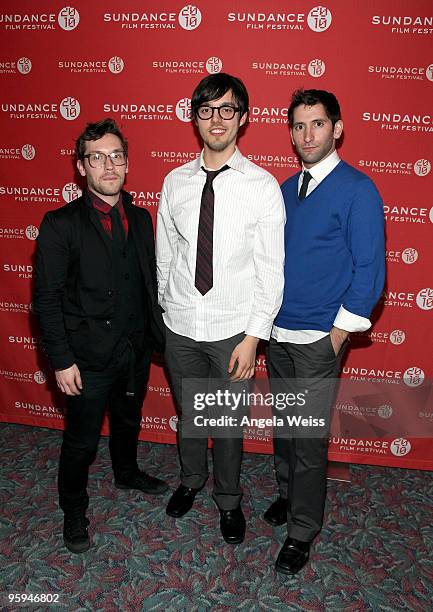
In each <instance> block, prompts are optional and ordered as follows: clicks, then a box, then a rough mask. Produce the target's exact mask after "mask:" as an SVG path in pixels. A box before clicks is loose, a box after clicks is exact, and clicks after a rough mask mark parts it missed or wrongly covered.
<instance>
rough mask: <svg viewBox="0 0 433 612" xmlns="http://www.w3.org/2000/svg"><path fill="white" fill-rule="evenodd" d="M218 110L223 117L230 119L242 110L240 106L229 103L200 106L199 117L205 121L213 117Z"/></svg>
mask: <svg viewBox="0 0 433 612" xmlns="http://www.w3.org/2000/svg"><path fill="white" fill-rule="evenodd" d="M216 110H217V111H218V115H219V116H220V117H221V119H225V120H226V121H229V120H230V119H233V117H234V116H235V114H236V113H237V112H239V111H240V108H238V107H237V106H229V105H228V104H223V105H222V106H199V107H198V109H197V117H198V118H199V119H203V120H204V121H205V120H206V119H211V118H212V117H213V114H214V112H215V111H216Z"/></svg>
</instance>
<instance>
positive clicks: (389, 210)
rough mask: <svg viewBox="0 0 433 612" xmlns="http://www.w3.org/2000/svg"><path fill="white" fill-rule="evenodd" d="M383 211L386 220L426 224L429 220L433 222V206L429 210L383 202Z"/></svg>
mask: <svg viewBox="0 0 433 612" xmlns="http://www.w3.org/2000/svg"><path fill="white" fill-rule="evenodd" d="M383 211H384V213H385V220H386V221H387V222H390V221H392V222H394V223H405V224H413V223H417V224H421V225H426V224H427V222H428V221H429V220H430V221H431V222H432V223H433V206H432V207H431V209H430V211H429V209H428V208H418V207H417V206H410V205H405V204H384V206H383Z"/></svg>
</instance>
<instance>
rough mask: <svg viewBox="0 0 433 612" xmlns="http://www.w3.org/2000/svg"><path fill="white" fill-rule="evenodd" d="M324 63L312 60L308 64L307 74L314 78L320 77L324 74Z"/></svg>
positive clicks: (319, 60)
mask: <svg viewBox="0 0 433 612" xmlns="http://www.w3.org/2000/svg"><path fill="white" fill-rule="evenodd" d="M325 70H326V66H325V62H324V61H323V60H321V59H314V60H311V62H310V63H309V64H308V74H309V75H310V76H312V77H314V78H318V77H321V76H323V75H324V74H325Z"/></svg>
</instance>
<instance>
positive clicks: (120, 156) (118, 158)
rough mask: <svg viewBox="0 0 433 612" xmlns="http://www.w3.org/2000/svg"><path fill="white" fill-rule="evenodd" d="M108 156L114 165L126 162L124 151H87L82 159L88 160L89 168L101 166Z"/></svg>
mask: <svg viewBox="0 0 433 612" xmlns="http://www.w3.org/2000/svg"><path fill="white" fill-rule="evenodd" d="M108 157H109V158H110V160H111V162H112V164H114V165H115V166H124V165H125V164H126V153H125V151H113V152H112V153H109V154H108V155H106V154H105V153H100V152H99V151H96V152H95V153H88V154H87V155H83V159H86V158H87V159H88V160H89V166H90V167H91V168H103V167H104V166H105V164H106V162H107V158H108Z"/></svg>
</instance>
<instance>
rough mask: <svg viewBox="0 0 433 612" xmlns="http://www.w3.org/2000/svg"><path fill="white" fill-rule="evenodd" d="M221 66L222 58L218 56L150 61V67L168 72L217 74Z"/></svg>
mask: <svg viewBox="0 0 433 612" xmlns="http://www.w3.org/2000/svg"><path fill="white" fill-rule="evenodd" d="M222 67H223V63H222V60H221V59H220V58H219V57H209V58H208V59H207V60H199V59H188V60H180V59H168V60H155V61H153V62H152V68H153V69H155V70H161V71H163V72H166V73H168V74H205V73H206V72H208V74H217V73H218V72H221V70H222Z"/></svg>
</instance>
